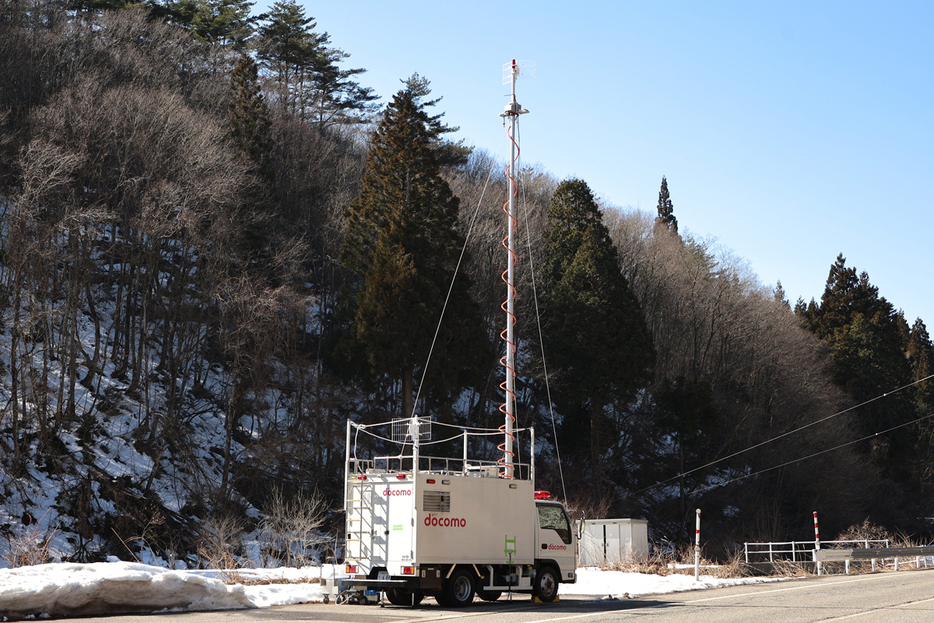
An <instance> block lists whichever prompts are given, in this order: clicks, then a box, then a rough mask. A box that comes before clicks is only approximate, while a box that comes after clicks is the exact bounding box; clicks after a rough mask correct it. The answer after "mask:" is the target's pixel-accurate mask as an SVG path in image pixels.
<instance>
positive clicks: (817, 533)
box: [814, 511, 821, 575]
mask: <svg viewBox="0 0 934 623" xmlns="http://www.w3.org/2000/svg"><path fill="white" fill-rule="evenodd" d="M819 551H820V531H819V530H818V529H817V511H814V562H816V563H817V575H820V571H821V569H820V560H818V559H817V553H818V552H819Z"/></svg>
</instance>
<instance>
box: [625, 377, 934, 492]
mask: <svg viewBox="0 0 934 623" xmlns="http://www.w3.org/2000/svg"><path fill="white" fill-rule="evenodd" d="M930 379H934V374H929V375H928V376H926V377H924V378H923V379H918V380H917V381H914V382H912V383H908V384H907V385H903V386H902V387H899V388H897V389H893V390H892V391H890V392H885V393H884V394H881V395H879V396H876V397H875V398H871V399H869V400H867V401H865V402H861V403H859V404H858V405H853V406H852V407H848V408H846V409H843V410H842V411H837V412H836V413H834V414H831V415H828V416H826V417H823V418H821V419H819V420H814V421H813V422H811V423H809V424H805V425H804V426H799V427H798V428H796V429H794V430H790V431H788V432H785V433H782V434H781V435H776V436H775V437H772V438H771V439H767V440H765V441H761V442H759V443H757V444H755V445H752V446H749V447H748V448H745V449H743V450H738V451H737V452H734V453H733V454H730V455H728V456H725V457H722V458H719V459H716V460H714V461H711V462H710V463H707V464H706V465H701V466H700V467H695V468H694V469H690V470H688V471H686V472H682V473H679V474H677V475H675V476H672V477H671V478H669V479H667V480H662V481H660V482H657V483H655V484H654V485H652V486H650V487H646V488H644V489H640V490H639V491H636V492H635V493H633V494H632V495H639V494H640V493H643V492H645V491H648V490H649V489H654V488H655V487H660V486H662V485H664V484H667V483H669V482H672V481H674V480H678V479H679V478H682V477H684V476H687V475H688V474H693V473H694V472H696V471H700V470H702V469H707V468H708V467H712V466H714V465H716V464H717V463H722V462H723V461H726V460H729V459H732V458H734V457H737V456H739V455H741V454H745V453H746V452H749V451H750V450H755V449H757V448H761V447H762V446H764V445H766V444H770V443H772V442H773V441H778V440H779V439H782V438H784V437H788V436H789V435H793V434H795V433H799V432H801V431H803V430H804V429H806V428H810V427H812V426H816V425H817V424H821V423H823V422H826V421H827V420H831V419H833V418H835V417H838V416H841V415H843V414H844V413H849V412H850V411H853V410H854V409H859V408H860V407H864V406H866V405H868V404H871V403H873V402H875V401H877V400H881V399H883V398H885V397H887V396H891V395H892V394H897V393H898V392H900V391H902V390H905V389H908V388H909V387H912V386H914V385H917V384H918V383H923V382H924V381H927V380H930ZM929 417H932V416H931V415H927V416H924V417H921V418H919V419H917V420H914V421H913V422H908V423H907V424H900V425H899V426H896V427H895V428H900V427H901V426H907V425H908V424H914V423H915V422H919V421H921V420H924V419H927V418H929ZM895 428H892V429H889V430H895ZM887 432H889V431H888V430H887V431H882V432H879V433H874V434H872V435H869V437H874V436H875V435H883V434H885V433H887ZM869 437H866V438H865V439H868V438H869ZM858 441H863V440H862V439H859V440H857V441H854V442H849V443H847V444H843V445H850V443H857V442H858ZM838 447H841V448H842V447H843V446H838ZM831 450H836V448H832V449H831ZM827 452H830V450H827ZM813 456H817V455H816V454H815V455H813ZM807 458H810V457H804V459H807ZM804 459H797V461H803V460H804ZM795 462H796V461H791V463H795ZM788 464H789V463H785V464H784V465H788ZM784 465H777V466H776V467H770V468H767V469H765V470H763V471H768V470H769V469H776V468H778V467H783V466H784ZM756 473H757V474H758V473H761V472H756ZM754 475H755V474H749V476H754ZM749 476H743V478H748V477H749ZM730 482H733V481H730ZM722 484H729V483H722ZM705 490H706V489H705Z"/></svg>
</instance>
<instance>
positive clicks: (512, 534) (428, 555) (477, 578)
mask: <svg viewBox="0 0 934 623" xmlns="http://www.w3.org/2000/svg"><path fill="white" fill-rule="evenodd" d="M415 422H416V420H415V419H413V420H401V421H396V422H395V423H384V424H377V425H370V426H363V425H358V424H355V423H353V422H348V425H347V455H346V472H345V473H346V482H345V497H344V510H345V513H346V538H347V541H346V563H347V566H348V571H349V572H350V573H351V574H354V578H353V579H352V580H350V581H349V584H352V585H356V586H358V587H365V588H367V589H370V590H380V591H383V592H385V594H386V597H387V599H388V600H389V601H390V602H391V603H393V604H398V605H408V604H410V605H415V604H417V603H418V602H420V601H421V600H422V599H423V598H424V597H426V596H430V597H434V598H435V599H436V600H437V601H438V602H439V603H441V604H442V605H447V606H463V605H466V604H468V603H470V602H471V601H473V598H474V595H475V594H476V595H478V596H479V597H480V598H481V599H485V600H489V601H493V600H496V599H498V598H499V596H500V595H501V594H502V593H503V592H507V591H508V592H526V593H532V594H533V595H534V596H535V597H537V598H538V599H540V600H541V601H546V602H548V601H553V600H554V599H555V597H556V596H557V594H558V584H559V583H561V582H575V581H576V579H577V576H576V569H577V535H576V534H575V533H574V531H573V530H572V529H571V525H572V524H571V521H570V519H569V517H568V514H567V511H566V510H565V508H564V506H563V505H561V504H560V503H559V502H556V501H551V500H548V499H546V494H544V493H543V492H536V491H535V489H534V484H533V478H534V470H533V468H532V466H533V465H534V457H533V456H531V448H532V447H534V441H532V442H530V443H529V446H528V448H529V452H530V462H529V463H528V464H522V463H516V464H513V470H512V472H513V477H512V478H509V477H505V476H504V470H503V468H502V466H501V465H498V464H497V462H496V461H484V460H472V459H468V458H467V452H468V448H469V446H471V443H472V442H473V445H475V446H478V445H479V446H482V445H483V443H484V440H483V437H485V436H489V435H490V434H497V435H500V436H501V435H502V433H501V432H499V431H483V432H478V431H462V432H460V433H459V434H457V435H456V436H455V437H453V438H449V439H447V440H443V441H441V442H437V443H438V445H442V446H443V445H445V444H446V445H447V446H448V447H449V448H450V446H451V445H452V444H453V443H457V442H458V441H459V442H461V443H462V444H463V452H462V453H460V456H459V457H457V458H439V457H433V456H426V455H423V454H421V453H420V448H421V447H423V446H428V445H429V444H432V443H433V442H431V441H430V440H428V438H427V435H426V434H425V424H426V423H425V422H424V421H419V422H418V423H415ZM393 425H395V428H396V433H397V434H396V435H395V436H394V437H395V441H394V442H393V441H391V439H392V437H393V436H392V435H391V433H390V434H387V433H385V432H384V433H380V432H378V430H379V429H380V428H382V429H383V430H386V427H387V426H390V427H391V426H393ZM415 428H418V431H416V432H414V434H413V431H414V430H415ZM458 430H459V429H458ZM400 431H401V434H400ZM517 432H519V431H517ZM526 432H527V433H528V434H529V435H530V436H531V435H532V431H531V429H529V430H528V431H526ZM361 438H362V439H361ZM400 438H401V439H400ZM413 440H414V443H413ZM373 445H383V448H384V449H388V448H392V447H394V449H395V450H397V451H395V452H390V453H386V454H384V455H382V456H368V457H366V458H363V457H362V454H363V447H364V446H373ZM347 583H348V582H345V584H347Z"/></svg>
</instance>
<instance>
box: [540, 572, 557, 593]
mask: <svg viewBox="0 0 934 623" xmlns="http://www.w3.org/2000/svg"><path fill="white" fill-rule="evenodd" d="M541 592H542V596H543V597H549V596H551V595H554V593H555V576H554V575H553V574H552V573H551V572H549V571H545V572H544V574H543V575H542V582H541Z"/></svg>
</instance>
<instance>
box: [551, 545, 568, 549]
mask: <svg viewBox="0 0 934 623" xmlns="http://www.w3.org/2000/svg"><path fill="white" fill-rule="evenodd" d="M567 548H568V546H567V545H550V544H549V545H548V549H567Z"/></svg>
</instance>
